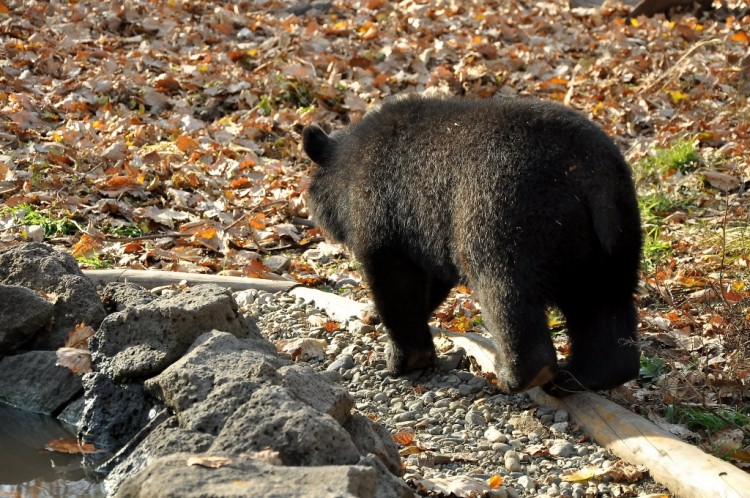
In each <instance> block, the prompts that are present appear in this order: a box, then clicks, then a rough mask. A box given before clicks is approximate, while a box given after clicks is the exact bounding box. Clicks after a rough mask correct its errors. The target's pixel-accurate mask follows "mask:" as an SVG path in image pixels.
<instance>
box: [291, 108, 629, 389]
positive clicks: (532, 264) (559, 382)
mask: <svg viewBox="0 0 750 498" xmlns="http://www.w3.org/2000/svg"><path fill="white" fill-rule="evenodd" d="M303 144H304V149H305V152H306V153H307V155H308V156H309V157H310V158H311V159H312V160H314V161H315V162H316V163H318V164H319V168H317V169H316V170H315V172H314V173H313V176H312V180H311V182H310V187H309V193H308V199H309V204H310V208H311V211H312V213H313V218H314V219H315V221H316V222H317V223H318V224H319V225H320V226H321V227H322V228H323V230H324V231H325V232H326V233H327V234H328V235H329V236H330V237H332V238H333V239H335V240H336V241H339V242H343V243H345V244H346V245H348V246H349V248H350V249H351V250H352V252H353V253H354V255H355V257H356V258H357V259H358V260H359V261H360V262H361V263H362V264H363V266H364V271H365V274H366V277H367V278H368V281H369V282H370V285H371V287H372V292H373V297H374V300H375V305H376V307H377V309H378V311H379V313H380V315H381V317H382V319H383V321H384V323H385V324H386V325H387V327H388V329H389V331H390V336H391V345H390V348H389V352H388V366H389V369H390V371H391V372H392V373H394V374H403V373H405V372H407V371H409V370H413V369H416V368H422V367H425V366H428V365H430V364H431V363H432V362H433V361H434V359H435V349H434V346H433V343H432V337H431V335H430V331H429V328H428V325H427V321H428V318H429V316H430V315H431V313H432V311H433V310H434V309H435V308H436V307H437V306H438V305H439V304H440V303H441V302H442V301H443V300H444V299H445V297H446V296H447V294H448V292H449V290H450V289H451V287H452V286H453V285H455V284H456V283H458V282H466V283H468V284H469V286H470V287H471V288H472V289H473V290H474V292H475V293H476V295H477V296H478V298H479V301H480V302H481V304H482V310H483V313H482V314H483V317H484V320H485V323H486V325H487V328H488V329H489V331H490V332H491V333H492V335H493V336H494V338H495V342H496V344H497V350H498V359H497V373H498V379H499V381H500V382H499V383H500V386H501V387H502V388H503V389H504V390H506V391H520V390H525V389H528V388H530V387H532V386H534V385H540V384H546V386H545V387H546V388H547V389H548V390H550V391H552V392H556V393H564V392H569V391H580V390H584V389H592V390H595V389H605V388H610V387H614V386H617V385H619V384H621V383H623V382H625V381H627V380H629V379H632V378H634V377H635V376H636V374H637V373H638V357H639V353H638V348H637V345H636V344H635V341H636V324H637V314H636V310H635V306H634V303H633V292H634V290H635V287H636V284H637V272H638V262H639V259H640V248H641V229H640V219H639V215H638V205H637V201H636V197H635V190H634V187H633V181H632V178H631V174H630V168H629V167H628V165H627V164H626V162H625V160H624V159H623V157H622V155H621V154H620V152H619V151H618V149H617V147H616V146H615V145H614V143H613V142H612V141H611V140H610V139H609V138H608V137H607V136H606V135H605V134H604V133H603V132H602V130H601V129H599V128H598V127H597V126H596V125H594V124H593V123H592V122H590V121H589V120H587V119H585V118H584V117H583V116H581V115H580V114H578V113H577V112H574V111H572V110H570V109H567V108H565V107H562V106H560V105H557V104H553V103H549V102H542V101H537V100H531V99H498V100H459V99H453V100H436V99H428V98H421V97H409V98H405V99H396V100H392V101H389V102H387V103H386V104H384V105H383V106H382V107H380V108H379V109H376V110H373V111H371V112H369V113H367V114H366V115H365V117H364V118H363V119H362V121H361V122H359V123H358V124H355V125H353V126H351V127H350V128H349V129H347V130H344V131H340V132H336V133H333V134H332V135H330V136H328V135H326V133H325V132H323V131H322V130H321V129H320V128H318V127H316V126H311V127H308V128H306V129H305V130H304V136H303ZM550 304H555V305H557V306H558V307H559V308H560V309H561V310H562V312H563V313H564V314H565V317H566V318H567V321H568V330H569V334H570V338H571V341H572V355H571V357H570V359H569V361H568V362H567V363H565V364H562V365H557V361H556V355H555V351H554V349H553V346H552V341H551V338H550V333H549V330H548V328H547V320H546V317H545V309H546V307H547V306H548V305H550ZM550 382H551V383H550Z"/></svg>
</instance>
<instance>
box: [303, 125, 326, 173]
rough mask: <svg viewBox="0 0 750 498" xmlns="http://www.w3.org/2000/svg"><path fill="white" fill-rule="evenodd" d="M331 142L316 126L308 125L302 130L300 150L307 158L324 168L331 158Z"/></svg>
mask: <svg viewBox="0 0 750 498" xmlns="http://www.w3.org/2000/svg"><path fill="white" fill-rule="evenodd" d="M331 142H332V140H331V139H330V137H329V136H328V135H327V134H326V132H324V131H323V130H322V129H321V128H320V127H319V126H318V125H310V126H308V127H306V128H305V129H304V130H302V148H303V149H305V154H307V157H309V158H310V159H312V160H313V161H314V162H316V163H318V164H319V165H321V166H325V163H326V162H327V160H328V159H329V158H330V157H331V147H332V145H333V144H332V143H331Z"/></svg>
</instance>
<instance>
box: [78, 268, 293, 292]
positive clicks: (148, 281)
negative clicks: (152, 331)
mask: <svg viewBox="0 0 750 498" xmlns="http://www.w3.org/2000/svg"><path fill="white" fill-rule="evenodd" d="M83 274H84V275H86V276H87V277H88V278H89V279H90V280H91V281H93V282H94V283H95V284H97V285H105V284H108V283H110V282H131V283H134V284H138V285H140V286H142V287H145V288H147V289H151V288H153V287H160V286H162V285H172V284H178V283H180V282H183V281H184V282H186V283H187V284H188V285H197V284H216V285H220V286H222V287H227V288H229V289H232V290H233V291H235V292H236V291H241V290H246V289H258V290H262V291H266V292H279V291H289V290H291V289H292V288H294V287H296V286H297V285H299V284H298V283H297V282H294V281H289V280H267V279H262V278H248V277H231V276H227V275H203V274H200V273H185V272H176V271H159V270H83Z"/></svg>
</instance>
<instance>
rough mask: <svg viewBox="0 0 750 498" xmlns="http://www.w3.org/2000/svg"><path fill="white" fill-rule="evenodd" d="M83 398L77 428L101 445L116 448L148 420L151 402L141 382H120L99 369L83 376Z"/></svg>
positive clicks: (87, 438)
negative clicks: (81, 411)
mask: <svg viewBox="0 0 750 498" xmlns="http://www.w3.org/2000/svg"><path fill="white" fill-rule="evenodd" d="M83 387H84V391H85V399H84V403H83V414H82V415H81V420H80V422H79V426H78V431H79V434H80V435H81V436H82V438H83V439H84V441H87V442H93V443H95V444H96V445H97V446H98V447H100V448H119V447H120V446H122V445H123V444H125V443H126V442H127V441H128V440H129V439H130V438H131V437H133V436H134V435H135V434H136V433H137V432H138V431H139V430H140V429H141V428H142V427H143V426H144V425H145V424H146V422H147V420H148V412H149V410H150V409H151V408H152V407H153V402H152V401H151V400H150V399H149V398H148V397H147V395H146V391H145V390H144V389H143V386H142V385H141V384H119V383H117V382H114V381H113V380H112V379H110V378H109V377H107V376H106V375H104V374H102V373H98V372H94V373H88V374H86V375H84V376H83Z"/></svg>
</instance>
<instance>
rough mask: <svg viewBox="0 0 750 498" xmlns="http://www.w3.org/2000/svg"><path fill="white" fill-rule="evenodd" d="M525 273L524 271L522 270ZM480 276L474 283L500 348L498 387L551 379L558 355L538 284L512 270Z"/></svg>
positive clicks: (522, 387) (511, 389)
mask: <svg viewBox="0 0 750 498" xmlns="http://www.w3.org/2000/svg"><path fill="white" fill-rule="evenodd" d="M521 274H523V272H521ZM492 275H501V277H500V278H493V276H480V278H478V279H476V280H475V281H474V282H471V283H472V284H474V286H475V288H476V291H477V296H478V298H479V302H480V303H481V305H482V316H483V318H484V320H485V323H486V326H487V330H489V332H490V333H491V334H492V336H493V338H494V339H495V345H496V347H497V358H496V360H495V362H496V373H497V379H498V387H500V389H501V390H503V391H505V392H520V391H525V390H527V389H531V388H532V387H535V386H539V385H543V384H545V383H547V382H549V381H550V380H551V379H552V378H553V376H554V374H555V370H556V368H557V357H556V354H555V349H554V347H553V346H552V338H551V336H550V333H549V328H548V326H547V318H546V315H545V303H544V301H543V300H542V299H541V298H540V296H538V294H537V293H536V292H535V290H534V287H533V286H530V285H528V282H526V281H524V280H523V279H513V278H512V276H513V275H514V273H513V272H512V271H505V272H500V271H498V272H495V273H493V274H492Z"/></svg>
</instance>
